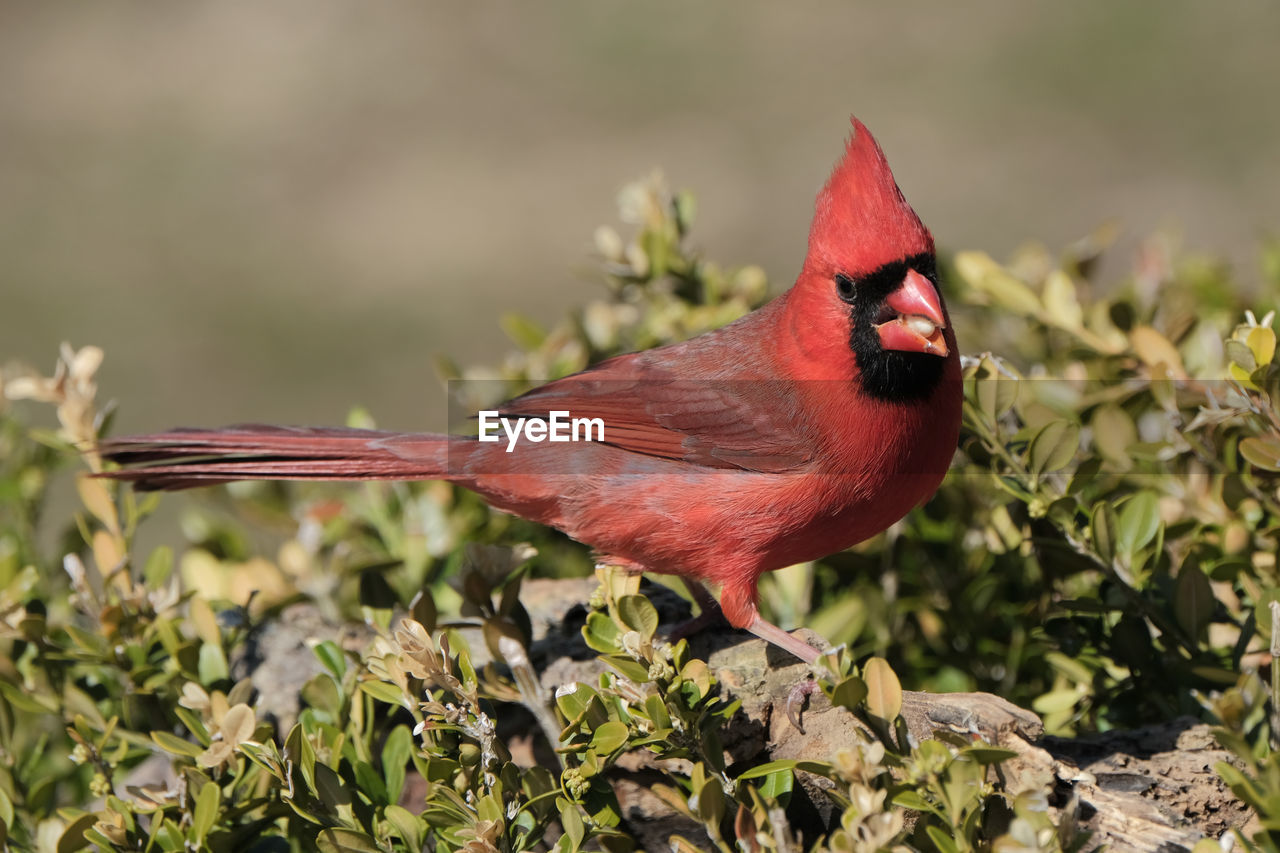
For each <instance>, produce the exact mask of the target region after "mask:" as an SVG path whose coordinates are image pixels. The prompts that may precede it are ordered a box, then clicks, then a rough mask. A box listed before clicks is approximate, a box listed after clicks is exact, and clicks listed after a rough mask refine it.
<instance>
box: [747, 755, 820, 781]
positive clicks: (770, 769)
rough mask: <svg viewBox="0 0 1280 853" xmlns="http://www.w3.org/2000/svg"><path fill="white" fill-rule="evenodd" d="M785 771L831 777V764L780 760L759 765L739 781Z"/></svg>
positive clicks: (803, 759)
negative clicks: (798, 771)
mask: <svg viewBox="0 0 1280 853" xmlns="http://www.w3.org/2000/svg"><path fill="white" fill-rule="evenodd" d="M783 770H787V771H791V770H803V771H805V772H806V773H813V774H816V775H818V776H830V775H831V764H830V763H829V762H826V761H813V760H810V759H806V758H779V759H777V760H776V761H769V762H766V763H764V764H759V765H756V766H755V767H752V768H751V769H750V770H746V771H744V772H743V773H742V775H740V776H738V781H742V780H744V779H759V778H760V777H761V776H769V775H772V774H774V773H778V772H780V771H783Z"/></svg>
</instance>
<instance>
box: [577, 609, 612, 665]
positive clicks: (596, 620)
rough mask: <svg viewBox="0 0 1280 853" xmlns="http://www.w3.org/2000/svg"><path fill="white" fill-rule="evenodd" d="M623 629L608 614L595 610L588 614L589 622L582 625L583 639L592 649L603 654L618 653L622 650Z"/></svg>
mask: <svg viewBox="0 0 1280 853" xmlns="http://www.w3.org/2000/svg"><path fill="white" fill-rule="evenodd" d="M621 637H622V631H621V629H619V628H618V623H617V622H614V621H613V620H612V619H610V618H609V616H608V614H606V613H601V612H600V611H599V610H593V611H591V612H590V613H588V614H587V622H586V624H585V625H583V626H582V639H583V640H584V641H585V642H586V644H587V647H588V648H590V649H591V650H592V651H596V652H599V653H600V654H602V655H609V654H616V653H617V652H619V651H621V648H622V646H621V642H620V638H621Z"/></svg>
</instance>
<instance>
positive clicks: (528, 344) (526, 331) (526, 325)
mask: <svg viewBox="0 0 1280 853" xmlns="http://www.w3.org/2000/svg"><path fill="white" fill-rule="evenodd" d="M498 322H499V323H500V324H501V326H502V331H504V332H506V333H507V337H508V338H510V339H511V342H512V343H513V344H515V345H516V346H518V347H520V349H522V350H529V351H532V350H536V349H537V348H538V347H540V346H542V343H543V341H545V340H546V339H547V333H546V332H545V331H544V330H543V329H542V327H541V326H539V325H538V324H537V323H535V322H534V321H533V320H530V319H529V318H528V317H524V316H522V315H520V314H503V315H502V318H501V319H500V320H499V321H498Z"/></svg>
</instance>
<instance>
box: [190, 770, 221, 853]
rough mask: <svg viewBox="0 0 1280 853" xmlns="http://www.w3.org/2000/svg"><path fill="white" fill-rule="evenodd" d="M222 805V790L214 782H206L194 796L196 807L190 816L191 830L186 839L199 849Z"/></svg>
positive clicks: (216, 818) (215, 820)
mask: <svg viewBox="0 0 1280 853" xmlns="http://www.w3.org/2000/svg"><path fill="white" fill-rule="evenodd" d="M221 804H222V789H221V788H219V787H218V784H217V783H216V782H206V783H205V784H204V787H202V788H201V789H200V793H199V794H198V795H197V796H196V807H195V810H194V811H193V812H192V816H191V828H190V829H189V830H187V838H189V839H190V841H191V843H192V845H193V846H195V847H196V848H199V847H200V846H202V845H203V844H204V840H205V838H206V837H208V835H209V830H211V829H213V825H214V824H215V823H216V822H217V820H218V807H219V806H220V805H221Z"/></svg>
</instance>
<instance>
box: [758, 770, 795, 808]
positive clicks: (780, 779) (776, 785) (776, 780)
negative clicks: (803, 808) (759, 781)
mask: <svg viewBox="0 0 1280 853" xmlns="http://www.w3.org/2000/svg"><path fill="white" fill-rule="evenodd" d="M795 784H796V777H795V774H794V773H792V772H791V771H790V770H775V771H774V772H772V773H770V774H769V775H768V776H766V777H764V784H763V785H761V786H760V788H759V791H760V796H762V797H766V798H768V799H771V800H779V799H781V800H782V802H783V804H784V805H785V804H786V799H785V798H786V797H787V796H788V795H789V794H790V793H791V790H792V788H794V787H795Z"/></svg>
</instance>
